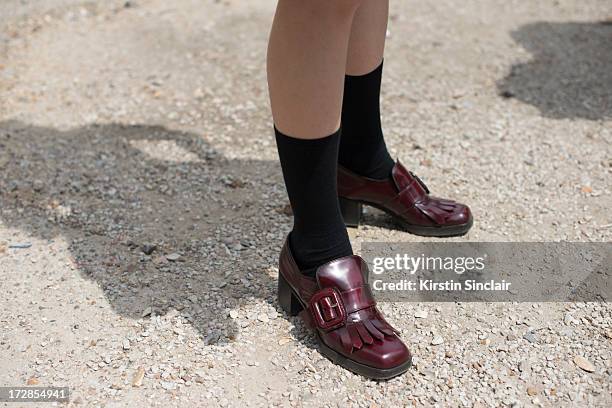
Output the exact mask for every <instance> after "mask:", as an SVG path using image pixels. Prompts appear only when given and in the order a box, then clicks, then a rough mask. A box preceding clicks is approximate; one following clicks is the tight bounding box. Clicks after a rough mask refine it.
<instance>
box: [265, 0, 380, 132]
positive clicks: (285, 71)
mask: <svg viewBox="0 0 612 408" xmlns="http://www.w3.org/2000/svg"><path fill="white" fill-rule="evenodd" d="M377 1H378V0H377ZM359 4H360V2H359V1H358V0H333V1H330V0H308V1H303V0H302V1H300V0H279V2H278V6H277V9H276V15H275V17H274V23H273V25H272V32H271V35H270V42H269V45H268V86H269V90H270V102H271V105H272V116H273V117H274V124H275V125H276V128H277V129H278V130H279V131H281V132H283V133H284V134H287V135H291V136H292V137H294V138H298V139H318V138H322V137H325V136H329V135H331V134H332V133H334V132H336V131H337V130H338V128H339V127H340V112H341V109H342V89H343V84H344V74H345V68H346V61H347V50H348V44H349V36H350V33H351V25H352V21H353V16H354V14H355V11H356V10H357V7H358V5H359Z"/></svg>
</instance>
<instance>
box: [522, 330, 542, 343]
mask: <svg viewBox="0 0 612 408" xmlns="http://www.w3.org/2000/svg"><path fill="white" fill-rule="evenodd" d="M523 338H524V339H525V340H527V341H528V342H530V343H535V342H537V341H538V338H537V337H536V335H535V333H533V332H527V333H525V334H524V335H523Z"/></svg>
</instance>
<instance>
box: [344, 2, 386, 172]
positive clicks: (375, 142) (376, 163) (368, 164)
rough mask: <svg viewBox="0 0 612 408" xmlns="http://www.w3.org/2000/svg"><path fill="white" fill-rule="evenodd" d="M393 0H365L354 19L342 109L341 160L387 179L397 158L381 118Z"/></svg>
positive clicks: (360, 170) (345, 163) (350, 167)
mask: <svg viewBox="0 0 612 408" xmlns="http://www.w3.org/2000/svg"><path fill="white" fill-rule="evenodd" d="M388 17H389V1H388V0H375V1H365V2H363V3H362V4H361V5H360V6H359V9H357V12H356V13H355V18H354V19H353V27H352V30H351V38H350V41H349V48H348V58H347V63H346V78H345V84H344V103H343V109H342V140H341V142H340V154H339V163H340V164H341V165H342V166H344V167H346V168H348V169H349V170H352V171H354V172H356V173H358V174H360V175H362V176H367V177H370V178H375V179H386V178H388V177H389V176H390V173H391V169H392V168H393V165H394V161H393V159H392V158H391V156H390V155H389V153H388V151H387V147H386V145H385V140H384V137H383V132H382V126H381V121H380V106H379V100H380V85H381V79H382V61H383V53H384V48H385V37H386V33H387V20H388Z"/></svg>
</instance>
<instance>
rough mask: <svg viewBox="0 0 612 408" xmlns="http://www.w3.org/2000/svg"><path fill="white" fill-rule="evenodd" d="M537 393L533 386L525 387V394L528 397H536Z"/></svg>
mask: <svg viewBox="0 0 612 408" xmlns="http://www.w3.org/2000/svg"><path fill="white" fill-rule="evenodd" d="M537 393H538V389H537V388H536V387H535V386H533V385H530V386H528V387H527V394H528V395H530V396H534V395H536V394H537Z"/></svg>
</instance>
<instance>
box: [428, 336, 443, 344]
mask: <svg viewBox="0 0 612 408" xmlns="http://www.w3.org/2000/svg"><path fill="white" fill-rule="evenodd" d="M442 343H444V339H443V338H442V336H434V338H433V339H432V340H431V345H432V346H438V345H440V344H442Z"/></svg>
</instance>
